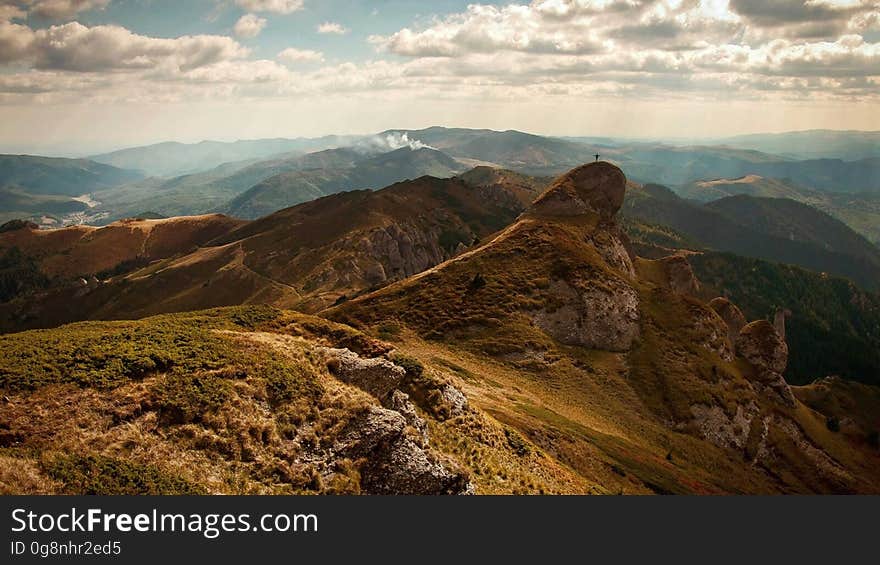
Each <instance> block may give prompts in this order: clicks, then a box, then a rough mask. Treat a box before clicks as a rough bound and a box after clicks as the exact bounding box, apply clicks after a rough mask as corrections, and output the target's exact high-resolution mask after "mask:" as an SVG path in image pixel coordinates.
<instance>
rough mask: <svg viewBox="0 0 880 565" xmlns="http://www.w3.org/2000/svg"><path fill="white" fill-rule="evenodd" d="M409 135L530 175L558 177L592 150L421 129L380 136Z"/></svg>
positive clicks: (504, 135)
mask: <svg viewBox="0 0 880 565" xmlns="http://www.w3.org/2000/svg"><path fill="white" fill-rule="evenodd" d="M389 134H393V135H404V134H405V135H406V136H407V137H408V139H411V140H414V141H418V142H421V143H423V144H425V145H428V146H430V147H433V148H435V149H439V150H441V151H443V152H444V153H448V154H449V155H452V156H453V157H456V158H460V159H471V160H475V161H482V162H484V163H488V164H493V165H495V166H496V167H503V168H508V169H514V170H516V171H520V172H524V173H528V174H531V175H549V174H556V173H559V172H560V171H562V170H565V169H568V168H570V167H571V166H572V165H575V164H577V163H582V162H584V161H585V160H587V158H588V154H589V152H590V149H589V148H587V147H586V146H584V145H581V144H578V143H573V142H569V141H565V140H562V139H555V138H550V137H544V136H540V135H533V134H529V133H523V132H520V131H514V130H508V131H493V130H485V129H483V130H471V129H456V128H442V127H431V128H426V129H422V130H389V131H387V132H383V133H381V134H379V136H380V137H382V136H387V135H389Z"/></svg>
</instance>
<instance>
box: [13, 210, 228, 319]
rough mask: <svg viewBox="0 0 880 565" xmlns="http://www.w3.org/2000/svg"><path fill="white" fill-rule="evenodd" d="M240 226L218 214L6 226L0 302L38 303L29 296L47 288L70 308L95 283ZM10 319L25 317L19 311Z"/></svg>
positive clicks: (177, 252) (180, 251)
mask: <svg viewBox="0 0 880 565" xmlns="http://www.w3.org/2000/svg"><path fill="white" fill-rule="evenodd" d="M241 223H242V222H240V221H238V220H233V219H231V218H227V217H225V216H220V215H210V216H196V217H180V218H170V219H162V220H145V219H130V220H125V221H120V222H116V223H113V224H110V225H109V226H105V227H102V228H95V227H91V226H71V227H67V228H61V229H50V230H40V229H37V226H36V225H34V224H28V223H25V222H10V223H7V224H4V225H3V226H0V266H2V267H0V302H8V301H10V300H13V299H15V298H16V297H18V296H23V297H24V298H25V299H26V300H36V301H37V302H39V301H40V300H42V297H43V296H44V295H42V294H38V295H37V296H36V297H34V296H33V295H32V293H33V292H35V291H42V290H44V289H51V290H50V294H57V295H58V296H62V297H67V299H68V300H71V301H72V302H73V303H75V302H76V301H77V300H78V298H79V297H80V296H82V295H83V294H85V293H87V292H90V291H91V290H94V289H95V288H97V287H98V286H99V285H100V284H101V282H100V280H99V279H103V278H105V277H110V276H113V275H118V274H121V273H126V272H129V271H132V270H136V269H140V268H142V267H144V266H145V265H148V264H149V263H150V262H152V261H155V260H157V259H160V258H168V257H173V256H176V255H180V254H184V253H189V252H190V251H192V250H193V249H194V248H196V247H198V246H199V245H203V244H205V243H207V242H208V241H210V240H212V239H215V238H217V237H219V236H221V235H223V234H225V233H227V232H229V231H231V230H233V229H234V228H236V227H238V226H239V225H241ZM72 306H73V304H68V305H66V306H64V308H70V307H72ZM14 309H15V307H14V306H13V307H12V310H14ZM7 314H9V312H7ZM15 315H16V316H18V315H21V316H25V317H27V315H28V314H27V313H26V312H22V311H19V312H16V314H15ZM5 323H9V320H7V321H6V322H5Z"/></svg>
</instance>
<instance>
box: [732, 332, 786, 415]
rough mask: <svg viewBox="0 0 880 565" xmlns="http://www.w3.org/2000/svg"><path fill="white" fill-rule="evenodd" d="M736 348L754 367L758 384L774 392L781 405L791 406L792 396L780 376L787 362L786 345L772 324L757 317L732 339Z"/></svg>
mask: <svg viewBox="0 0 880 565" xmlns="http://www.w3.org/2000/svg"><path fill="white" fill-rule="evenodd" d="M736 350H737V353H738V354H739V355H741V356H742V357H743V358H745V359H746V361H748V362H749V363H750V364H751V365H752V367H754V369H755V377H756V379H757V380H758V383H759V385H761V386H764V387H766V388H768V389H770V390H771V391H773V392H775V393H777V394H778V395H779V397H780V398H781V399H782V401H783V403H784V404H787V405H789V406H794V404H795V399H794V395H793V394H792V392H791V388H790V387H789V386H788V384H787V383H786V382H785V379H784V378H783V376H782V373H783V372H784V371H785V367H786V366H787V365H788V345H786V343H785V339H783V337H782V336H781V335H779V332H777V331H776V328H774V327H773V324H771V323H770V322H768V321H767V320H757V321H755V322H752V323H750V324H748V325H747V326H745V327H744V328H743V329H742V331H741V332H740V334H739V337H738V338H737V340H736Z"/></svg>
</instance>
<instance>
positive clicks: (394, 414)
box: [322, 348, 472, 494]
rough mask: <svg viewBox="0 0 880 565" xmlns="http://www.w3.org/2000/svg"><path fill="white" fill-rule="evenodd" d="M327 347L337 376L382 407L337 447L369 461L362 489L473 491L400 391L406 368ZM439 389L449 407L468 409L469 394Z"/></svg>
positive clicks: (374, 491)
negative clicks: (439, 455)
mask: <svg viewBox="0 0 880 565" xmlns="http://www.w3.org/2000/svg"><path fill="white" fill-rule="evenodd" d="M322 351H323V352H324V354H325V355H327V357H328V363H327V365H328V368H329V369H330V371H331V373H332V374H333V375H334V376H335V377H336V378H338V379H339V380H341V381H342V382H345V383H348V384H350V385H353V386H355V387H357V388H359V389H361V390H363V391H365V392H367V393H369V394H371V395H372V396H374V397H376V398H377V399H378V400H379V401H380V402H381V404H382V406H383V407H379V406H370V407H368V408H367V410H366V411H365V412H364V413H363V414H362V415H360V416H359V417H357V418H355V419H353V420H352V421H351V422H350V423H349V425H348V427H347V429H346V430H345V431H344V433H342V434H341V436H340V438H339V439H338V440H337V442H336V444H335V445H334V446H333V450H332V451H333V452H334V453H335V454H337V455H338V456H341V457H346V458H349V459H365V460H366V463H365V466H364V467H362V468H361V470H360V472H361V487H362V488H364V489H365V490H366V491H367V492H368V493H372V494H463V493H467V492H469V491H470V490H471V489H472V487H471V486H470V484H469V483H468V481H467V479H466V477H465V476H464V475H463V474H461V473H457V472H453V471H451V470H449V469H448V468H447V467H446V466H444V465H443V463H441V462H440V461H438V460H437V459H436V457H435V456H434V454H433V452H432V451H431V450H430V449H429V438H428V424H427V422H426V421H425V420H424V418H422V417H421V416H419V414H418V411H417V410H416V407H415V405H414V404H413V402H412V401H411V400H410V398H409V395H407V394H406V393H404V392H402V391H401V390H399V387H400V386H402V385H403V382H404V379H405V378H406V376H407V373H406V370H405V369H404V368H403V367H400V366H398V365H396V364H394V363H392V362H391V361H389V360H387V359H384V358H364V357H361V356H359V355H358V354H356V353H353V352H352V351H350V350H349V349H331V348H324V349H322ZM438 392H439V395H440V396H441V397H442V398H443V399H444V400H445V401H446V402H448V403H449V404H450V405H453V406H457V407H462V406H463V408H462V409H466V408H467V398H466V397H465V396H464V395H463V394H462V393H461V391H459V390H458V389H456V388H455V387H452V386H451V385H448V386H445V387H443V388H441V389H440V390H439V391H438Z"/></svg>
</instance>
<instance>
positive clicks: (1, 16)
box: [0, 3, 27, 22]
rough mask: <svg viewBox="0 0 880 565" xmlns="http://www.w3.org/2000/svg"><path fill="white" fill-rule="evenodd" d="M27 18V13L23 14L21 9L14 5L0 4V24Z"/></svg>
mask: <svg viewBox="0 0 880 565" xmlns="http://www.w3.org/2000/svg"><path fill="white" fill-rule="evenodd" d="M26 17H27V12H25V11H24V10H23V9H22V8H21V7H19V6H17V5H14V4H3V3H0V22H8V21H10V20H16V19H18V20H20V19H24V18H26Z"/></svg>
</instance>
